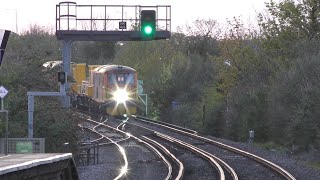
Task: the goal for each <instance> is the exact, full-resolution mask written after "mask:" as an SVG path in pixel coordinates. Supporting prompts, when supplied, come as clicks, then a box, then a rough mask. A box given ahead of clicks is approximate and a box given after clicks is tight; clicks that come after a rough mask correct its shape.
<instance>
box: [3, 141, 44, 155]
mask: <svg viewBox="0 0 320 180" xmlns="http://www.w3.org/2000/svg"><path fill="white" fill-rule="evenodd" d="M5 141H6V140H5V139H4V138H1V139H0V153H4V151H5ZM17 153H45V139H44V138H9V139H8V154H17Z"/></svg>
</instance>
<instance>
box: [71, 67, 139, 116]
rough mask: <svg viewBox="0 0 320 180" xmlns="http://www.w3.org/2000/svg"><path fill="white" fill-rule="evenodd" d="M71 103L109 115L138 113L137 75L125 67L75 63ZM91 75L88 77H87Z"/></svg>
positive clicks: (134, 71) (133, 70)
mask: <svg viewBox="0 0 320 180" xmlns="http://www.w3.org/2000/svg"><path fill="white" fill-rule="evenodd" d="M72 74H73V78H74V81H75V82H74V83H73V84H72V87H71V90H72V94H71V104H72V106H74V107H77V108H86V109H87V110H89V111H93V112H99V113H103V114H108V115H112V116H114V115H124V114H126V115H132V114H137V111H138V107H139V97H138V90H137V87H138V82H137V72H136V70H135V69H133V68H131V67H128V66H122V65H88V66H87V65H86V64H73V65H72ZM87 74H88V76H87Z"/></svg>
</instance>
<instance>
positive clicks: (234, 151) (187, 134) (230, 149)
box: [135, 117, 295, 180]
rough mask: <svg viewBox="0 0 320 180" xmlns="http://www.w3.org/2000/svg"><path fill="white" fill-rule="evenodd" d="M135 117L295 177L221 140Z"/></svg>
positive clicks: (284, 174)
mask: <svg viewBox="0 0 320 180" xmlns="http://www.w3.org/2000/svg"><path fill="white" fill-rule="evenodd" d="M135 119H136V120H138V121H140V122H143V123H148V124H151V125H153V126H159V127H162V128H165V129H168V130H169V131H174V132H175V133H179V134H182V135H184V136H188V137H190V138H192V139H196V140H198V141H200V142H203V143H204V144H201V143H198V144H200V145H199V146H205V145H208V144H211V145H214V146H217V147H219V148H223V149H225V150H228V151H231V152H233V153H236V154H238V155H241V156H245V157H247V158H250V159H252V160H254V161H255V162H258V163H260V164H263V165H264V166H266V167H268V168H270V169H272V171H275V172H277V173H278V175H279V176H281V177H282V179H283V178H284V179H289V180H295V178H294V177H293V176H292V175H291V174H290V173H289V172H287V171H286V170H285V169H283V168H282V167H280V166H278V165H276V164H275V163H272V162H270V161H268V160H266V159H264V158H262V157H259V156H257V155H254V154H251V153H249V152H246V151H243V150H240V149H237V148H235V147H231V146H229V145H226V144H223V143H221V142H217V141H214V140H212V139H209V138H206V137H203V136H199V135H197V133H194V132H192V133H190V132H189V131H184V130H182V129H177V128H175V127H174V126H172V125H170V124H163V123H157V122H156V121H152V120H147V119H146V118H140V117H135ZM144 126H145V125H144ZM149 128H150V129H152V127H149ZM157 130H158V129H157ZM166 132H167V131H166ZM184 139H188V138H184ZM210 147H211V146H210ZM206 149H209V148H206ZM273 177H274V176H273ZM249 179H250V178H249ZM252 179H254V178H252ZM280 179H281V178H280Z"/></svg>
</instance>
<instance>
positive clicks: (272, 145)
mask: <svg viewBox="0 0 320 180" xmlns="http://www.w3.org/2000/svg"><path fill="white" fill-rule="evenodd" d="M254 145H255V146H257V147H260V148H263V149H266V150H269V151H277V152H280V153H283V154H285V153H286V152H288V149H287V148H286V147H283V146H281V145H278V144H275V143H274V142H266V143H254Z"/></svg>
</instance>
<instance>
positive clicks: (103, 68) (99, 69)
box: [94, 64, 136, 73]
mask: <svg viewBox="0 0 320 180" xmlns="http://www.w3.org/2000/svg"><path fill="white" fill-rule="evenodd" d="M117 70H125V71H133V72H136V70H135V69H133V68H131V67H129V66H122V65H115V64H108V65H101V66H99V67H96V68H95V69H94V71H95V72H98V73H105V72H108V71H117Z"/></svg>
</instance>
